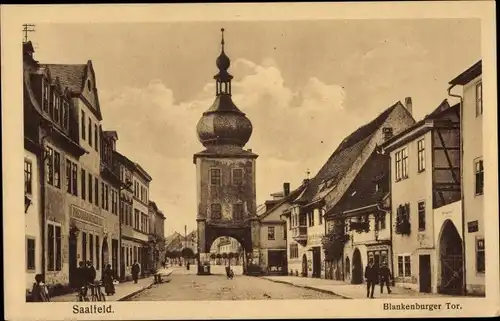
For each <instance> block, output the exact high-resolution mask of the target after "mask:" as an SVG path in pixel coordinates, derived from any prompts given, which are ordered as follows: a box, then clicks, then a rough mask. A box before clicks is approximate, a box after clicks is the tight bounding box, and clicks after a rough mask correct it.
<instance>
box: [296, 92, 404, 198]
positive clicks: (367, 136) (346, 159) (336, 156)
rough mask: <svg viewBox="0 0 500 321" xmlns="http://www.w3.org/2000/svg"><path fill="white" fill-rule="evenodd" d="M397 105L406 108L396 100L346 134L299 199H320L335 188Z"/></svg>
mask: <svg viewBox="0 0 500 321" xmlns="http://www.w3.org/2000/svg"><path fill="white" fill-rule="evenodd" d="M397 106H400V107H402V108H403V109H404V110H406V109H405V108H404V107H403V106H402V104H401V102H399V101H398V102H397V103H395V104H394V105H392V106H391V107H389V108H387V109H386V110H384V111H383V112H382V113H381V114H380V115H378V116H377V117H376V118H375V119H373V120H372V121H371V122H369V123H368V124H366V125H363V126H361V127H359V128H358V129H357V130H356V131H354V132H352V133H351V134H350V135H349V136H347V137H346V138H345V139H344V140H343V141H342V142H341V143H340V145H339V146H338V147H337V149H336V150H335V151H334V152H333V154H332V155H331V156H330V158H329V159H328V160H327V161H326V163H325V164H324V165H323V167H322V168H321V169H320V170H319V171H318V173H317V174H316V176H314V178H312V179H311V181H310V183H309V184H308V187H307V189H306V191H305V193H304V195H302V197H301V198H300V200H301V201H304V202H306V203H309V202H313V201H315V200H319V199H322V198H323V197H325V196H326V195H327V194H328V193H330V192H331V191H332V190H333V189H335V187H336V184H337V183H338V181H339V180H340V179H341V178H342V177H343V176H344V174H345V173H346V171H348V170H349V168H351V165H352V164H353V163H354V161H355V160H356V159H357V158H358V157H359V156H360V155H361V153H362V151H363V150H364V148H365V147H366V146H367V145H368V143H369V142H370V140H371V138H372V136H373V135H374V134H375V132H376V131H377V130H378V129H379V128H380V127H381V126H382V125H383V124H384V122H385V121H386V120H387V118H388V117H389V115H390V114H391V113H392V112H393V111H394V109H395V108H396V107H397Z"/></svg>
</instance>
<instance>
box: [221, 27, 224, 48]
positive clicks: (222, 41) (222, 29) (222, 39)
mask: <svg viewBox="0 0 500 321" xmlns="http://www.w3.org/2000/svg"><path fill="white" fill-rule="evenodd" d="M220 31H221V34H222V38H221V41H220V44H221V45H222V52H224V28H221V29H220Z"/></svg>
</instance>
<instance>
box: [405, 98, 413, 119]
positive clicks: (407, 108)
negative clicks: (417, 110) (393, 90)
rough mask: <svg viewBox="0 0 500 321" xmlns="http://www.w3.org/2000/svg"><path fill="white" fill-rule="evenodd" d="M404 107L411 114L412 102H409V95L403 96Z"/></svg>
mask: <svg viewBox="0 0 500 321" xmlns="http://www.w3.org/2000/svg"><path fill="white" fill-rule="evenodd" d="M405 108H406V110H408V112H409V113H410V114H411V115H413V104H412V102H411V97H406V98H405Z"/></svg>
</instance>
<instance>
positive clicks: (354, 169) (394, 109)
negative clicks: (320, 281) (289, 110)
mask: <svg viewBox="0 0 500 321" xmlns="http://www.w3.org/2000/svg"><path fill="white" fill-rule="evenodd" d="M405 102H406V106H403V104H402V103H401V102H397V103H396V104H394V105H393V106H391V107H389V108H388V109H386V110H385V111H384V112H383V113H381V114H380V115H379V116H378V117H377V118H375V119H374V120H373V121H371V122H370V123H368V124H366V125H364V126H362V127H360V128H359V129H358V130H356V131H355V132H353V133H352V134H351V135H349V136H348V137H347V138H346V139H344V140H343V141H342V143H341V144H340V145H339V146H338V147H337V149H336V150H335V151H334V152H333V154H332V156H330V158H329V159H328V160H327V162H326V163H325V164H324V165H323V167H322V168H321V169H320V170H319V172H318V173H317V174H316V176H314V177H313V178H312V179H311V180H309V181H307V182H305V185H306V187H305V189H304V191H303V192H302V193H301V194H300V195H299V196H298V197H296V198H295V199H294V200H293V201H292V202H291V207H290V209H289V210H287V212H286V214H287V219H288V220H289V223H290V224H291V229H292V230H291V232H292V233H291V237H292V239H293V240H294V241H295V243H294V244H297V246H296V248H294V249H293V251H292V252H291V253H290V254H291V255H293V257H289V258H288V262H289V268H295V269H297V268H298V269H300V271H301V274H302V275H304V276H312V277H317V278H319V277H324V276H325V264H323V262H324V258H325V253H324V251H323V249H322V240H323V237H324V235H325V226H324V215H325V212H326V211H327V210H329V209H330V208H332V207H334V206H335V205H336V204H337V202H338V201H339V200H340V199H341V198H342V197H343V195H344V194H345V193H346V191H347V189H348V188H349V186H350V185H351V184H352V182H353V180H354V179H355V177H356V176H357V175H358V173H359V171H360V170H361V168H362V167H363V165H364V164H365V163H366V161H367V160H368V159H369V158H370V157H371V155H372V153H373V151H374V150H375V149H376V147H377V146H378V145H380V144H381V143H382V142H383V141H384V133H383V128H392V131H393V133H394V134H398V133H399V132H401V131H402V130H404V129H406V128H407V127H409V126H410V125H412V124H414V123H415V120H414V119H413V117H412V115H411V111H412V105H411V98H409V97H408V98H407V99H406V101H405ZM288 217H289V218H288ZM298 260H300V262H301V263H300V265H298V264H297V263H296V262H297V261H298ZM297 265H298V266H297Z"/></svg>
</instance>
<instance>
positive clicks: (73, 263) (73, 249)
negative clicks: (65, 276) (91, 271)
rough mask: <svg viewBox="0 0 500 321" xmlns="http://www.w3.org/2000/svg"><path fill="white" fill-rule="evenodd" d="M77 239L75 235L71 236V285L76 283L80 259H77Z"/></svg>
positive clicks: (69, 254)
mask: <svg viewBox="0 0 500 321" xmlns="http://www.w3.org/2000/svg"><path fill="white" fill-rule="evenodd" d="M77 240H78V239H77V238H76V236H75V235H70V236H69V249H68V251H69V253H68V256H69V283H70V284H71V285H74V284H75V282H76V278H75V277H76V271H77V267H78V262H77V260H78V258H77V254H76V253H77V248H76V247H77Z"/></svg>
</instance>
